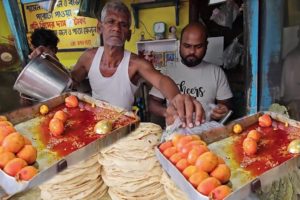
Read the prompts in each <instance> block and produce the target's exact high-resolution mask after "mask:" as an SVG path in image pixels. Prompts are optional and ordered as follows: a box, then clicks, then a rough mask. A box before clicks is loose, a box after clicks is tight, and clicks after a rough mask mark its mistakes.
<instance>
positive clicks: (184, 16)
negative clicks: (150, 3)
mask: <svg viewBox="0 0 300 200" xmlns="http://www.w3.org/2000/svg"><path fill="white" fill-rule="evenodd" d="M124 2H125V3H126V4H127V5H129V6H130V0H126V1H124ZM139 18H140V21H142V22H143V24H144V25H145V26H144V25H143V24H142V23H141V22H140V23H139V29H135V28H134V20H133V17H132V26H131V29H132V32H133V35H132V37H131V40H130V41H129V42H127V43H126V46H125V47H126V49H128V50H130V51H133V52H136V44H135V43H136V42H137V41H138V40H139V38H140V35H141V32H142V31H143V32H145V38H146V39H153V38H151V37H154V33H153V23H154V22H156V21H163V22H165V23H166V24H167V29H168V26H171V25H176V21H175V7H161V8H152V9H143V10H140V11H139ZM188 19H189V2H188V1H182V2H181V5H180V9H179V26H177V36H179V35H180V34H179V33H180V32H181V30H182V28H183V27H184V26H185V25H186V24H187V23H188ZM147 30H148V31H149V33H150V35H149V34H148V33H147Z"/></svg>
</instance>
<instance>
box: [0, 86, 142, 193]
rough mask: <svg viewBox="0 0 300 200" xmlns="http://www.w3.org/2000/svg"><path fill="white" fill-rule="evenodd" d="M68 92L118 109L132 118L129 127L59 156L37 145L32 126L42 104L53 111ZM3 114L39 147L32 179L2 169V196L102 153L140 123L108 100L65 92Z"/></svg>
mask: <svg viewBox="0 0 300 200" xmlns="http://www.w3.org/2000/svg"><path fill="white" fill-rule="evenodd" d="M69 95H75V96H77V97H78V99H80V100H81V101H83V102H86V103H89V104H93V105H95V106H96V107H101V108H106V109H110V110H113V111H117V112H119V113H120V114H122V115H126V116H129V117H132V118H133V121H132V122H131V123H130V124H128V125H127V126H123V127H120V128H117V129H116V130H113V131H112V132H110V133H108V134H106V135H104V136H103V137H101V138H99V139H96V140H95V141H93V142H91V143H89V144H88V145H86V146H84V147H82V148H79V149H77V150H75V151H73V152H72V153H70V154H68V155H66V156H64V157H62V156H59V155H57V154H56V153H55V152H51V150H49V149H47V148H46V147H42V148H39V147H37V146H36V145H37V143H38V140H39V138H37V137H36V135H34V134H32V131H31V128H32V127H33V126H35V125H36V124H38V123H40V121H41V115H40V114H39V107H40V106H41V105H42V104H45V105H47V106H48V107H49V110H51V109H52V108H54V107H56V106H58V105H60V104H62V103H64V99H65V97H67V96H69ZM4 115H5V116H7V118H8V119H9V120H10V121H11V122H12V123H13V124H14V126H15V128H16V129H17V131H19V132H21V133H22V134H23V135H25V136H26V137H28V138H29V139H30V140H31V141H32V143H33V145H34V146H36V147H37V149H38V157H37V163H38V168H39V173H38V174H37V175H36V176H35V177H33V179H31V180H30V181H21V182H17V181H16V180H15V178H14V177H11V176H8V175H7V174H6V173H4V172H3V171H2V170H0V198H4V197H7V196H10V195H13V194H16V193H18V192H21V191H24V190H27V189H29V188H32V187H34V186H37V185H39V184H41V183H43V182H44V181H46V180H48V179H50V178H52V177H53V176H55V175H56V174H57V173H59V172H61V171H63V170H64V169H66V168H67V167H68V166H70V165H73V164H76V163H78V162H79V161H81V160H84V159H85V158H87V157H88V156H91V155H93V154H95V153H97V152H99V150H100V149H101V148H104V147H106V146H109V145H110V144H112V143H114V142H115V141H117V140H118V139H120V138H122V137H124V136H126V135H127V134H129V133H130V132H131V131H133V130H135V128H136V127H137V126H138V124H139V118H138V117H137V116H136V115H135V114H134V113H132V112H126V111H124V110H123V109H121V108H119V107H115V106H112V105H110V104H108V103H106V102H103V101H99V100H96V99H94V98H92V97H90V96H88V95H85V94H82V93H77V92H69V93H64V94H62V95H60V96H58V97H55V98H52V99H49V100H47V101H45V102H42V103H39V104H37V105H34V106H32V107H27V108H22V109H19V110H16V111H13V112H11V113H7V114H4Z"/></svg>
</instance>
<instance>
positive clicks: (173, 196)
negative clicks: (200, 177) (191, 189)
mask: <svg viewBox="0 0 300 200" xmlns="http://www.w3.org/2000/svg"><path fill="white" fill-rule="evenodd" d="M160 182H161V184H162V185H163V186H164V189H165V192H166V195H167V198H168V200H188V199H189V198H188V197H187V195H186V194H185V193H184V192H183V191H182V190H180V188H179V187H178V186H177V185H175V183H174V181H173V180H172V179H171V178H170V177H169V176H168V174H167V173H166V172H163V174H162V176H161V180H160Z"/></svg>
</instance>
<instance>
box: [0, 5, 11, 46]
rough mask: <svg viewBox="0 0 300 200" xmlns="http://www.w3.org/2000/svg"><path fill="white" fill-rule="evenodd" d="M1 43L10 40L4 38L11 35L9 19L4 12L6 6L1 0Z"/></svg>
mask: <svg viewBox="0 0 300 200" xmlns="http://www.w3.org/2000/svg"><path fill="white" fill-rule="evenodd" d="M0 24H1V28H0V43H8V41H7V40H6V39H4V38H7V37H8V36H10V35H11V32H10V29H9V26H8V21H7V18H6V15H5V12H4V7H3V2H2V0H0Z"/></svg>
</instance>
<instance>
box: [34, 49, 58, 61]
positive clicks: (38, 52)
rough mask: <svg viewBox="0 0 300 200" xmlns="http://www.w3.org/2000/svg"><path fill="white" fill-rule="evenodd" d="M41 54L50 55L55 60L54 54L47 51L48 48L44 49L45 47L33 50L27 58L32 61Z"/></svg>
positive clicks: (49, 50)
mask: <svg viewBox="0 0 300 200" xmlns="http://www.w3.org/2000/svg"><path fill="white" fill-rule="evenodd" d="M42 53H47V54H49V55H51V56H52V57H54V58H56V59H57V57H56V55H55V53H54V52H53V51H52V50H51V49H49V48H47V47H45V46H39V47H37V48H35V49H34V50H33V51H32V53H31V54H30V55H29V56H28V57H29V58H30V59H33V58H35V57H37V56H39V55H41V54H42Z"/></svg>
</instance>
